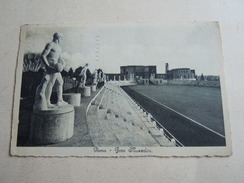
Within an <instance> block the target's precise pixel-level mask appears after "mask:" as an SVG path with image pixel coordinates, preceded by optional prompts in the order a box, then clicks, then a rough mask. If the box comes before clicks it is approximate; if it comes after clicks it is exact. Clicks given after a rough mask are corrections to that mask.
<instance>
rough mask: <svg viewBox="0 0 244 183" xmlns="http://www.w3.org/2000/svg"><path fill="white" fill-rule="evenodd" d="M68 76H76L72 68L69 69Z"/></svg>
mask: <svg viewBox="0 0 244 183" xmlns="http://www.w3.org/2000/svg"><path fill="white" fill-rule="evenodd" d="M68 76H69V77H70V78H72V77H73V76H74V71H73V69H72V68H70V69H69V72H68Z"/></svg>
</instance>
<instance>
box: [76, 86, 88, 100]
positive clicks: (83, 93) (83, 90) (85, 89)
mask: <svg viewBox="0 0 244 183" xmlns="http://www.w3.org/2000/svg"><path fill="white" fill-rule="evenodd" d="M78 92H79V93H80V94H81V96H82V97H89V96H91V88H90V87H86V86H83V87H79V88H78Z"/></svg>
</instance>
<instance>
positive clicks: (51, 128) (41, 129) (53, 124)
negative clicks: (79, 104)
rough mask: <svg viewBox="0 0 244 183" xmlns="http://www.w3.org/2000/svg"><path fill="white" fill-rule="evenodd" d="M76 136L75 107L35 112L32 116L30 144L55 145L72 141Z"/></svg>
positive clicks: (68, 106)
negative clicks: (74, 135)
mask: <svg viewBox="0 0 244 183" xmlns="http://www.w3.org/2000/svg"><path fill="white" fill-rule="evenodd" d="M73 134H74V107H73V106H71V105H65V106H62V107H55V108H50V109H48V110H43V111H34V112H33V113H32V116H31V130H30V143H31V144H33V145H45V144H53V143H58V142H62V141H65V140H67V139H70V138H71V137H72V136H73Z"/></svg>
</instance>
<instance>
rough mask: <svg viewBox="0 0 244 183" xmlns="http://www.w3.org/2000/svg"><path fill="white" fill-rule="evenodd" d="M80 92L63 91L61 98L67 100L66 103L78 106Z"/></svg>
mask: <svg viewBox="0 0 244 183" xmlns="http://www.w3.org/2000/svg"><path fill="white" fill-rule="evenodd" d="M80 98H81V94H80V93H64V94H63V99H64V101H65V102H68V104H70V105H72V106H80Z"/></svg>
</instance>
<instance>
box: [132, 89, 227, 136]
mask: <svg viewBox="0 0 244 183" xmlns="http://www.w3.org/2000/svg"><path fill="white" fill-rule="evenodd" d="M130 88H131V89H133V90H135V91H137V92H139V93H141V94H143V95H146V96H148V97H150V98H152V99H154V100H156V101H158V102H159V103H162V104H164V105H166V106H168V107H170V108H171V109H173V110H175V111H177V112H179V113H181V114H183V115H185V116H187V117H189V118H191V119H193V120H195V121H197V122H199V123H201V124H202V125H204V126H206V127H208V128H210V129H212V130H214V131H216V132H218V133H220V134H222V135H224V119H223V110H222V101H221V91H220V89H219V88H211V87H194V86H177V85H137V86H131V87H130Z"/></svg>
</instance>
